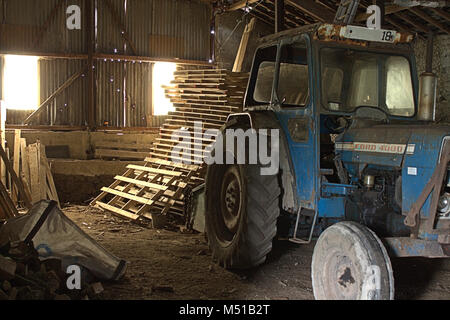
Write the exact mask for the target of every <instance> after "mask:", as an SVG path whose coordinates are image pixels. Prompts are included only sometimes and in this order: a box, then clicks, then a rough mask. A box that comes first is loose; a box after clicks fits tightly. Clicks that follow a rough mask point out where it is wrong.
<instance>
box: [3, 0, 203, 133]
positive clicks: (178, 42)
mask: <svg viewBox="0 0 450 320" xmlns="http://www.w3.org/2000/svg"><path fill="white" fill-rule="evenodd" d="M92 1H95V3H96V5H97V12H96V21H97V35H96V38H97V46H96V52H97V53H107V54H126V55H131V54H132V52H131V50H130V46H128V45H127V44H126V42H125V41H124V39H123V37H122V35H121V31H120V28H119V27H118V25H117V23H116V21H115V19H114V18H113V15H112V14H111V12H110V10H109V8H108V7H107V6H106V4H105V0H92ZM109 2H110V3H111V5H112V6H113V7H114V10H115V12H116V13H117V15H118V16H119V17H120V19H121V21H122V23H123V24H124V25H125V27H126V29H127V31H128V34H129V36H130V38H131V41H132V43H133V44H134V46H135V48H136V55H138V56H147V57H155V58H179V59H188V60H200V61H207V60H208V58H209V56H210V53H209V51H210V48H209V37H210V33H209V25H210V7H209V6H208V5H205V4H204V3H201V2H198V1H195V0H192V1H186V0H109ZM74 4H76V5H79V6H80V7H81V10H82V30H68V29H67V28H66V17H67V15H66V13H65V11H66V8H67V7H68V6H70V5H74ZM84 4H85V1H84V0H0V51H2V52H11V51H14V52H33V53H34V52H42V53H58V54H59V53H61V54H62V53H63V54H86V52H87V48H86V38H85V32H84V30H83V29H84V22H85V17H84V16H83V12H84ZM45 25H48V27H47V28H44V27H43V26H45ZM44 29H46V30H44ZM85 63H86V61H85V60H71V59H41V60H40V63H39V65H40V76H41V78H40V95H41V102H43V101H44V100H45V99H46V98H47V97H48V96H50V94H51V93H53V92H54V91H55V90H56V89H57V88H58V87H59V86H61V85H62V84H63V83H64V82H65V81H66V80H67V79H68V78H70V76H71V75H73V74H74V73H76V72H77V71H79V70H80V68H82V66H83V65H84V64H85ZM151 70H152V64H151V63H145V62H142V63H139V61H138V62H135V63H133V62H124V61H118V60H114V61H112V60H110V59H107V60H97V61H96V67H95V76H96V84H97V88H96V92H97V95H96V105H97V107H96V122H97V125H103V124H104V123H108V124H109V126H131V127H136V126H154V125H159V124H160V123H161V121H162V119H163V118H158V117H152V116H151V110H152V100H151V92H152V90H151V88H152V87H151V82H152V76H151ZM86 97H87V79H86V77H85V76H83V77H81V78H79V79H78V80H76V82H74V83H73V84H72V85H71V86H70V88H69V89H67V90H65V92H64V93H62V94H61V95H60V96H59V97H58V98H57V99H55V101H53V103H52V104H51V105H50V106H49V107H47V108H46V110H45V111H44V112H42V114H41V115H40V116H39V118H37V120H36V121H34V122H33V124H41V125H73V126H80V125H86V120H87V98H86ZM29 113H30V112H24V111H12V110H10V111H8V120H7V122H8V123H11V124H20V123H22V121H23V120H24V119H25V118H26V116H27V114H29Z"/></svg>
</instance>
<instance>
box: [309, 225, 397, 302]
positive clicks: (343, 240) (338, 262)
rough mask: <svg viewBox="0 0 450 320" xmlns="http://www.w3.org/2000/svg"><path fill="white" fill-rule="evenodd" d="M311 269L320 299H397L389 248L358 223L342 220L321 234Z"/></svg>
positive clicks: (317, 295)
mask: <svg viewBox="0 0 450 320" xmlns="http://www.w3.org/2000/svg"><path fill="white" fill-rule="evenodd" d="M311 269H312V285H313V291H314V296H315V298H316V299H317V300H393V299H394V277H393V271H392V266H391V261H390V259H389V256H388V254H387V251H386V249H385V248H384V246H383V244H382V243H381V241H380V239H379V238H378V237H377V236H376V235H375V233H373V232H372V231H371V230H370V229H368V228H367V227H365V226H362V225H360V224H358V223H356V222H340V223H337V224H335V225H333V226H331V227H329V228H328V229H326V230H325V231H324V232H323V233H322V235H321V236H320V238H319V240H318V241H317V244H316V246H315V248H314V254H313V259H312V267H311Z"/></svg>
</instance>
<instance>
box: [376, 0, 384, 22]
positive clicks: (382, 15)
mask: <svg viewBox="0 0 450 320" xmlns="http://www.w3.org/2000/svg"><path fill="white" fill-rule="evenodd" d="M374 2H375V4H376V5H377V6H378V7H380V9H381V12H380V15H381V21H380V26H381V28H383V26H384V22H385V14H386V6H385V3H384V1H381V0H375V1H374Z"/></svg>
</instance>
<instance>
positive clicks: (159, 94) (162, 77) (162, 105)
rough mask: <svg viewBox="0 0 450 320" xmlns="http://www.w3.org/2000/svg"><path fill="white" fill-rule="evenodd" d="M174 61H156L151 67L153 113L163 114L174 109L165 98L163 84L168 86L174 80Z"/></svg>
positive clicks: (175, 67)
mask: <svg viewBox="0 0 450 320" xmlns="http://www.w3.org/2000/svg"><path fill="white" fill-rule="evenodd" d="M176 69H177V65H176V63H170V62H157V63H155V65H154V67H153V115H155V116H163V115H167V114H168V113H169V112H170V111H175V108H174V106H173V104H172V103H171V102H170V99H168V98H166V93H165V91H164V88H163V86H170V85H171V83H170V82H171V81H172V80H174V75H173V73H174V72H175V71H176Z"/></svg>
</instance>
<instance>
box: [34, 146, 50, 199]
mask: <svg viewBox="0 0 450 320" xmlns="http://www.w3.org/2000/svg"><path fill="white" fill-rule="evenodd" d="M36 144H37V148H38V168H39V190H40V199H39V200H44V199H47V190H46V189H47V188H48V185H47V172H46V169H45V165H44V163H43V162H44V160H43V159H44V157H45V146H44V145H43V144H41V143H40V142H39V141H38V142H37V143H36Z"/></svg>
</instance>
